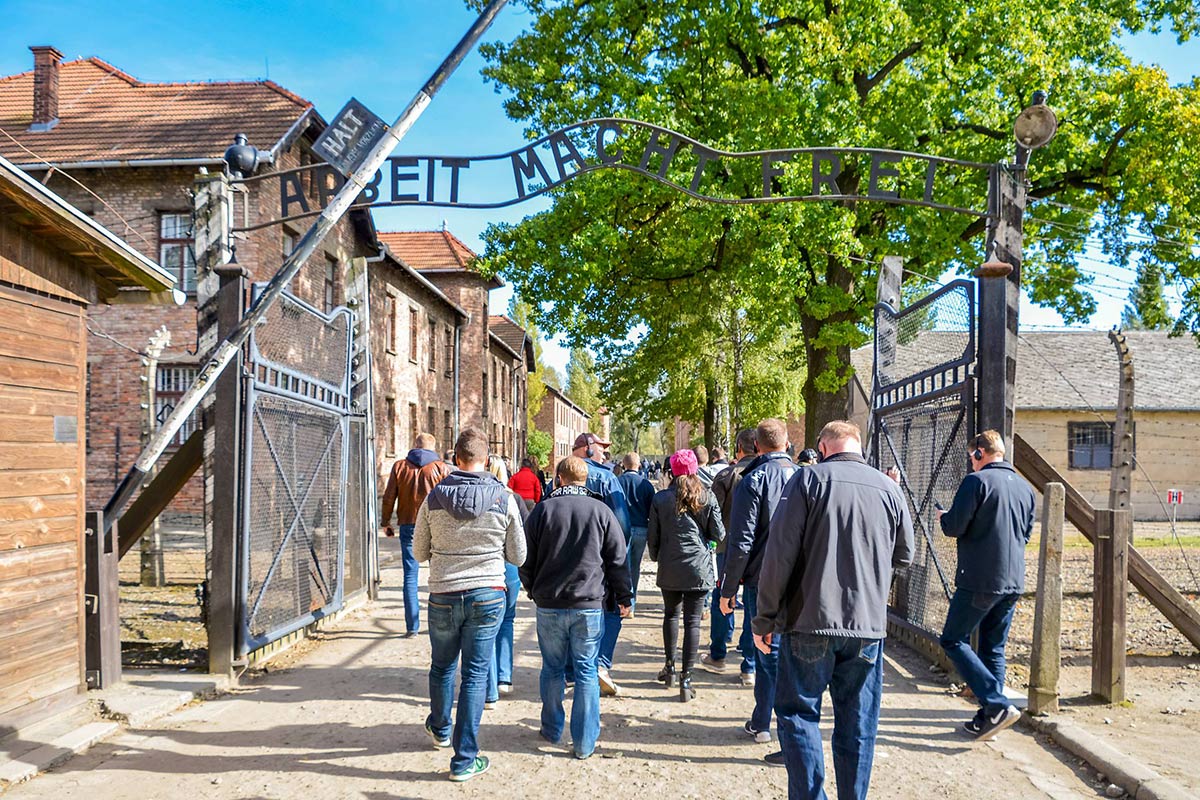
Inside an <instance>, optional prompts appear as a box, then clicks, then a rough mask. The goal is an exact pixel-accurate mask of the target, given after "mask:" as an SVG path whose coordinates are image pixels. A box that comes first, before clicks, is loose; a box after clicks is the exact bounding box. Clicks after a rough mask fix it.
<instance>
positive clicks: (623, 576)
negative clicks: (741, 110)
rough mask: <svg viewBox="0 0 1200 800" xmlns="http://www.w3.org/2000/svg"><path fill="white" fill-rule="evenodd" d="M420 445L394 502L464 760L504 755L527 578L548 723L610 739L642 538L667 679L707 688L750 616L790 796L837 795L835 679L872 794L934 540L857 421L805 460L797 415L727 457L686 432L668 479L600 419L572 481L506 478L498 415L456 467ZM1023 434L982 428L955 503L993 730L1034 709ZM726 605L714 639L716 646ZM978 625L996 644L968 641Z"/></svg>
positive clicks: (449, 733) (445, 741) (828, 433)
mask: <svg viewBox="0 0 1200 800" xmlns="http://www.w3.org/2000/svg"><path fill="white" fill-rule="evenodd" d="M417 444H418V447H417V448H416V449H414V450H413V451H412V452H410V453H409V455H408V456H407V457H406V458H405V459H403V460H402V461H401V462H397V465H396V467H395V468H394V469H393V471H392V475H391V478H390V480H389V482H388V488H387V491H386V492H385V495H384V508H383V511H384V520H385V522H390V517H391V511H392V509H393V507H396V508H397V509H398V519H399V521H400V535H401V549H402V550H403V551H404V555H403V558H402V563H403V566H404V570H405V581H404V594H405V622H406V628H407V632H408V635H413V634H414V633H416V631H417V630H418V629H419V618H418V613H417V608H418V605H417V597H416V585H417V581H416V572H417V566H416V565H417V563H418V562H425V561H427V562H429V576H428V582H429V598H428V614H427V618H428V626H429V635H430V642H431V665H430V672H429V697H430V712H429V715H428V716H427V718H426V721H425V730H426V732H427V733H428V735H429V736H430V738H431V739H432V741H433V743H434V744H435V745H436V746H437V747H447V748H453V755H452V757H451V759H450V779H451V780H453V781H465V780H468V779H470V778H472V777H474V776H476V775H478V774H480V773H482V772H485V771H487V769H488V768H489V765H490V762H489V760H488V758H487V757H486V756H483V755H481V754H480V749H479V744H478V740H477V735H478V730H479V724H480V720H481V718H482V714H483V711H484V709H485V708H486V707H489V706H490V705H491V704H492V703H494V702H496V701H497V700H498V698H499V695H500V694H506V693H508V692H511V691H512V659H513V652H512V649H513V647H512V623H513V618H514V617H515V613H516V603H517V596H518V594H519V592H520V589H522V588H523V589H524V590H525V591H526V592H527V594H528V596H529V597H530V598H531V599H532V600H533V602H534V604H535V606H536V608H537V620H536V631H537V640H538V646H539V650H540V651H541V659H542V666H541V671H540V678H539V694H540V699H541V704H542V710H541V717H540V735H541V736H542V737H543V738H544V739H545V740H547V741H549V742H551V743H557V742H559V741H560V740H562V739H563V737H564V736H565V735H566V734H567V733H569V735H570V741H571V746H572V751H573V753H574V755H575V757H576V758H579V759H586V758H589V757H591V756H592V754H593V753H594V752H595V748H596V742H597V739H598V737H599V735H600V698H601V696H602V695H618V694H620V693H621V689H620V687H619V686H618V684H617V683H616V681H615V680H614V678H613V663H614V658H615V656H616V652H617V649H616V645H617V643H618V640H619V638H620V633H621V628H622V624H623V621H624V620H626V619H628V618H630V617H631V616H633V615H634V614H635V613H637V611H636V597H637V588H638V587H637V584H638V577H639V575H640V572H641V561H642V558H643V554H644V555H645V556H647V557H649V558H650V559H651V560H652V561H655V562H657V565H658V567H657V583H658V588H659V590H660V592H661V595H662V601H663V617H662V639H663V665H662V668H661V669H660V670H659V672H658V674H657V679H658V681H660V682H661V683H662V684H663V685H664V686H665V687H667V688H669V689H671V690H672V691H677V692H678V695H679V699H680V700H681V701H683V702H689V701H691V700H692V699H693V698H695V696H696V688H695V685H694V681H693V678H694V670H695V669H697V668H699V669H704V670H707V671H710V672H714V673H718V674H723V673H726V672H727V671H730V666H731V665H729V664H728V663H727V662H728V658H729V654H730V652H731V649H730V647H731V644H732V640H733V638H734V636H735V634H738V643H737V646H736V649H737V650H738V651H739V652H740V655H741V663H740V665H739V666H740V669H739V673H740V680H741V683H742V684H743V685H745V686H748V687H753V695H754V703H753V708H752V711H751V713H750V715H749V718H748V719H747V720H746V722H745V723H744V724H743V725H742V727H741V731H742V734H743V735H746V736H749V737H751V738H753V739H754V741H757V742H763V743H765V742H770V741H772V740H773V738H775V737H777V738H778V741H779V744H780V749H779V750H778V751H776V752H772V753H769V754H768V755H767V756H766V757H765V758H766V761H767V763H769V764H775V765H780V766H785V767H786V768H787V770H788V787H789V788H788V791H789V797H791V798H822V797H825V793H824V788H823V787H824V779H825V773H824V758H823V755H822V747H821V734H820V729H819V722H820V718H821V698H822V694H823V693H824V692H825V691H826V690H828V691H829V693H830V698H831V700H832V705H833V708H834V720H835V722H834V732H833V754H834V771H835V775H836V778H837V784H838V790H839V796H841V797H865V796H866V794H867V788H868V785H869V781H870V774H871V767H872V763H873V757H874V742H875V736H876V731H877V729H878V724H879V712H880V702H881V697H882V689H883V639H884V638H885V636H886V622H887V618H886V615H887V598H888V593H889V589H890V585H891V579H892V574H893V570H894V569H895V568H897V567H902V566H904V565H907V564H908V563H910V561H911V560H912V556H913V547H914V543H913V524H912V519H911V517H910V516H909V510H908V504H907V502H906V501H905V499H904V497H903V494H902V492H901V490H900V488H899V485H898V482H897V480H896V477H897V476H896V475H894V474H885V473H883V472H880V471H879V470H877V469H875V468H873V467H871V466H869V465H868V464H867V462H866V461H865V460H864V458H863V452H862V450H863V448H862V437H861V433H860V431H859V429H858V428H857V426H855V425H854V424H852V423H850V422H845V421H838V422H831V423H829V424H828V425H826V426H825V427H824V429H823V430H822V431H821V433H820V436H819V440H818V447H817V448H816V450H817V452H813V451H804V452H802V453H801V454H799V457H798V458H796V459H793V458H792V457H791V456H789V455H788V450H789V442H788V432H787V427H786V425H785V424H784V422H783V421H782V420H778V419H766V420H763V421H762V422H761V423H760V424H759V425H758V426H757V428H755V429H749V430H745V431H741V432H740V433H739V434H738V435H737V437H736V449H737V451H736V459H735V461H734V463H732V464H725V463H721V462H723V461H724V459H723V458H719V457H718V458H717V459H715V462H716V463H713V464H711V465H709V464H708V463H707V462H708V457H707V456H708V454H707V452H697V451H698V450H701V448H697V450H680V451H679V452H676V453H675V454H674V455H672V456H671V457H670V458H669V460H668V469H669V472H670V475H671V479H670V483H669V485H667V487H666V488H665V489H662V490H661V491H657V492H656V491H655V489H654V486H653V485H652V484H651V483H650V481H649V480H647V478H646V475H645V472H646V471H645V470H644V469H643V465H642V464H641V463H640V460H639V458H638V456H637V454H635V453H630V454H629V455H627V456H625V458H624V459H623V460H622V464H621V474H620V475H619V476H618V475H617V474H615V473H614V470H613V469H612V467H611V466H610V465H607V464H605V463H603V462H604V460H605V459H604V448H606V447H608V446H609V443H607V442H603V441H601V440H600V439H598V438H597V437H596V436H595V435H594V434H590V433H585V434H581V435H580V436H579V437H578V439H577V440H576V441H575V442H574V449H573V451H572V455H571V456H570V457H567V458H564V459H562V460H561V461H560V462H559V463H558V466H557V469H556V471H555V472H556V474H555V478H554V483H553V486H552V487H544V486H542V485H541V484H540V481H538V480H537V476H536V474H534V473H533V468H534V467H536V465H533V464H526V465H525V466H524V467H523V468H522V470H521V471H519V472H518V473H516V474H515V475H514V476H513V477H512V478H511V479H509V480H508V481H507V482H508V484H509V486H506V485H505V483H504V482H502V481H501V480H500V478H498V477H497V476H496V475H495V474H493V473H492V472H490V471H489V470H488V457H489V454H488V447H487V439H486V436H485V435H484V434H483V433H482V432H481V431H478V430H474V429H467V430H465V431H463V433H462V434H461V435H460V436H459V438H458V441H457V442H456V443H455V446H454V450H453V460H454V467H451V466H449V465H447V464H445V463H444V462H442V461H440V460H437V457H436V453H435V451H434V442H433V440H432V437H428V438H426V437H425V436H422V437H420V438H419V439H418V441H417ZM1003 455H1004V450H1003V440H1002V439H1001V438H1000V437H999V436H997V435H995V434H994V433H993V432H987V433H985V434H981V435H980V437H976V440H975V441H974V442H972V451H971V453H970V456H971V459H972V466H973V469H976V470H979V471H981V472H982V471H983V470H988V471H989V472H988V473H987V474H983V475H982V476H980V475H973V476H969V477H968V480H967V481H964V484H963V487H962V488H961V489H960V490H959V492H958V494H957V495H956V497H955V498H954V502H953V504H952V506H951V508H950V509H949V510H948V511H947V512H946V513H945V516H944V517H943V518H942V523H943V527H944V530H945V533H946V534H947V535H950V536H953V537H956V538H958V541H959V552H960V562H959V595H956V596H955V600H954V602H953V603H952V605H951V611H950V618H949V619H948V620H947V626H946V633H945V635H944V637H943V645H944V646H945V647H946V649H947V652H948V653H949V654H950V656H951V657H952V658H953V659H954V660H955V663H956V664H958V665H960V671H962V673H963V675H964V678H966V680H967V682H968V684H969V685H970V686H971V687H972V689H974V690H975V692H976V696H977V697H978V698H979V699H980V704H981V707H980V712H979V714H977V715H976V717H975V718H974V719H972V720H971V721H970V722H968V723H966V724H965V726H964V727H966V729H967V730H968V731H970V732H971V733H972V734H973V735H976V736H979V737H980V738H989V737H990V736H993V735H995V733H997V732H998V731H999V730H1003V728H1005V727H1007V726H1008V725H1011V724H1012V722H1013V721H1015V716H1014V715H1015V713H1016V711H1015V709H1013V708H1012V707H1011V706H1009V705H1008V703H1007V701H1006V700H1004V697H1003V691H1002V690H1003V682H1004V674H1003V672H1004V643H1005V640H1006V637H1007V626H1008V623H1009V622H1010V621H1011V616H1012V606H1013V603H1015V599H1016V595H1017V594H1018V593H1019V592H1020V589H1021V587H1020V577H1019V575H1020V573H1019V572H1018V571H1016V566H1017V561H1018V560H1020V562H1021V565H1022V566H1023V553H1024V549H1023V545H1024V541H1027V540H1028V537H1029V531H1030V527H1031V525H1032V514H1033V511H1032V508H1033V503H1032V490H1030V489H1029V488H1028V486H1027V485H1025V484H1024V483H1023V482H1021V481H1019V479H1017V481H1015V482H1014V481H1013V480H1012V477H1013V475H1014V474H1013V473H1011V469H1008V470H1007V471H1005V468H1006V467H1007V465H1006V464H1005V463H1004V462H1003ZM430 457H432V459H431V458H430ZM705 467H708V469H705ZM718 467H719V468H718ZM527 470H528V471H529V472H530V476H523V475H522V473H524V472H526V471H527ZM503 477H507V476H503ZM530 477H532V479H533V480H532V481H531V480H529V478H530ZM535 483H536V484H537V485H536V486H535V485H534V484H535ZM510 487H511V489H510ZM1021 487H1024V490H1025V491H1026V492H1028V497H1026V496H1025V494H1024V493H1023V492H1022V491H1021ZM547 489H549V491H547ZM1026 500H1028V503H1027V505H1028V507H1026ZM1002 528H1003V530H1001V529H1002ZM388 532H389V533H390V532H391V529H390V528H389V529H388ZM964 560H965V561H966V562H967V563H965V564H964ZM984 561H990V562H993V563H991V566H990V569H992V571H993V572H994V571H995V569H996V563H999V564H1001V565H1003V566H1002V570H1003V571H1004V574H1003V575H1002V576H1001V577H1000V578H999V579H997V580H992V581H983V582H980V580H979V577H980V576H981V575H982V574H983V573H984V572H985V571H986V570H988V569H989V566H988V565H987V564H985V563H983V562H984ZM972 564H975V566H974V567H972V566H971V565H972ZM410 565H411V572H410ZM410 589H411V591H410ZM960 595H961V597H960ZM739 597H740V600H739ZM739 607H740V608H741V609H742V611H743V619H742V625H741V630H740V634H739V633H738V626H737V625H736V624H735V621H734V615H735V613H736V610H737V609H738V608H739ZM707 610H710V613H709V614H708V616H709V618H710V625H709V633H710V642H709V644H708V647H707V648H706V652H704V653H701V652H700V649H701V636H702V621H703V618H704V617H705V612H706V611H707ZM410 612H411V613H410ZM681 620H682V625H681ZM681 627H682V631H681ZM976 628H981V629H982V630H981V640H982V642H983V644H982V648H983V650H982V651H981V652H980V654H978V655H977V654H976V652H975V651H973V650H971V648H970V645H969V643H968V639H969V637H970V636H971V634H972V632H973V630H974V629H976ZM456 671H460V672H461V684H460V687H459V691H458V700H457V703H458V705H457V709H454V680H455V673H456ZM571 684H573V685H574V690H573V697H572V701H571V710H570V717H569V720H568V718H567V714H566V711H565V708H564V700H565V696H566V689H567V687H568V686H569V685H571ZM452 712H453V713H452ZM773 717H774V721H775V726H774V727H775V737H773V735H772V718H773Z"/></svg>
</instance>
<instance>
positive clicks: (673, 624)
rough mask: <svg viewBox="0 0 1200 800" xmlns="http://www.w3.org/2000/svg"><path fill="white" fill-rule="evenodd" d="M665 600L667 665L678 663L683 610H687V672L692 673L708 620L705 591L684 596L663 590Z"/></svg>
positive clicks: (684, 647)
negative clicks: (705, 607)
mask: <svg viewBox="0 0 1200 800" xmlns="http://www.w3.org/2000/svg"><path fill="white" fill-rule="evenodd" d="M660 591H661V592H662V596H663V651H664V652H665V653H666V657H667V663H668V664H670V663H673V662H674V661H675V648H676V646H678V644H679V609H680V607H682V608H683V664H682V666H683V671H684V672H691V671H692V666H693V665H694V664H695V663H696V652H697V651H698V650H699V649H700V622H701V620H702V619H703V617H704V598H705V597H706V596H707V595H708V592H707V591H705V590H704V589H694V590H692V591H687V592H680V591H676V590H674V589H661V590H660Z"/></svg>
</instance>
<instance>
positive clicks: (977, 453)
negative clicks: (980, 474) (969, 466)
mask: <svg viewBox="0 0 1200 800" xmlns="http://www.w3.org/2000/svg"><path fill="white" fill-rule="evenodd" d="M971 458H973V459H975V460H976V461H983V450H981V449H979V448H978V447H976V448H975V452H973V453H971Z"/></svg>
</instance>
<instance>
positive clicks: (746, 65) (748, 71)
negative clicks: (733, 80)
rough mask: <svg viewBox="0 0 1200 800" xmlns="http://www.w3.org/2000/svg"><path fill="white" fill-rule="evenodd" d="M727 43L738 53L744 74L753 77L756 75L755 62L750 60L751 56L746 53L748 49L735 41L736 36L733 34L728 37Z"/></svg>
mask: <svg viewBox="0 0 1200 800" xmlns="http://www.w3.org/2000/svg"><path fill="white" fill-rule="evenodd" d="M725 43H726V44H727V45H729V49H730V50H732V51H733V52H734V53H735V54H736V55H737V57H738V64H739V65H740V66H741V68H742V74H743V75H744V76H745V77H747V78H753V77H754V64H752V63H751V62H750V57H749V56H748V55H746V51H745V50H743V49H742V47H741V45H739V44H738V43H737V42H736V41H734V38H733V37H732V36H730V37H729V38H728V39H726V40H725Z"/></svg>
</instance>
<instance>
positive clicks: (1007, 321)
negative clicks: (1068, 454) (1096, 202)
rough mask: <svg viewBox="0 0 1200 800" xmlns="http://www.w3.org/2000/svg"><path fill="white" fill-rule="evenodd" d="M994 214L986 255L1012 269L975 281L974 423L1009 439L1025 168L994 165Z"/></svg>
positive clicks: (991, 196)
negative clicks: (976, 396)
mask: <svg viewBox="0 0 1200 800" xmlns="http://www.w3.org/2000/svg"><path fill="white" fill-rule="evenodd" d="M988 194H989V201H990V202H989V208H990V210H991V211H992V213H993V214H994V219H993V221H992V224H991V226H990V228H989V230H988V238H987V244H986V250H987V253H988V254H989V255H990V257H991V259H993V260H997V261H1003V262H1005V263H1007V264H1008V265H1010V266H1011V267H1012V271H1011V272H1010V273H1009V274H1008V275H1007V276H1006V277H1003V278H999V277H997V278H981V279H980V281H979V372H978V378H979V383H978V387H979V405H978V408H979V425H978V430H981V431H986V430H996V431H1000V433H1001V434H1002V435H1003V436H1004V440H1005V441H1006V442H1011V441H1012V432H1013V411H1014V408H1013V404H1014V398H1015V396H1016V379H1017V324H1018V319H1017V316H1018V311H1019V309H1020V300H1021V258H1022V249H1023V231H1024V215H1025V200H1026V186H1025V168H1024V166H1020V165H1017V164H997V165H996V166H995V167H994V168H993V169H992V175H991V180H990V182H989V190H988Z"/></svg>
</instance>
